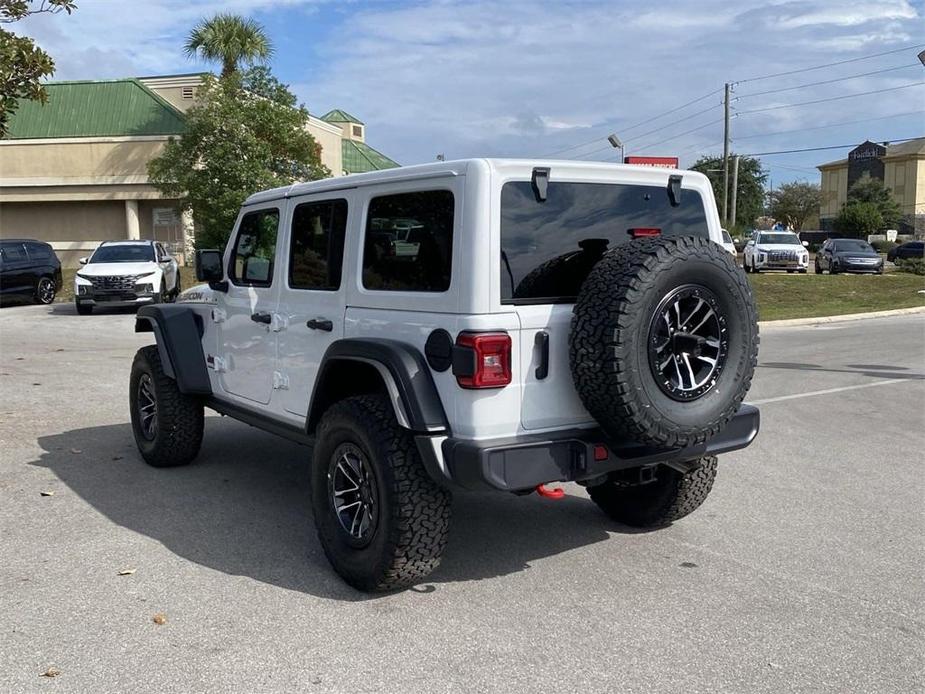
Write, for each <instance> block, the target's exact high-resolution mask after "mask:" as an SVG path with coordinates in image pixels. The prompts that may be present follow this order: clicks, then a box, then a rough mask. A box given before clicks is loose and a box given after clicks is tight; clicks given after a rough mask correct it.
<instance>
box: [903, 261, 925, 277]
mask: <svg viewBox="0 0 925 694" xmlns="http://www.w3.org/2000/svg"><path fill="white" fill-rule="evenodd" d="M896 267H897V268H899V271H900V272H908V273H911V274H913V275H925V258H906V259H905V260H897V261H896Z"/></svg>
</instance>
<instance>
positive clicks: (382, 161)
mask: <svg viewBox="0 0 925 694" xmlns="http://www.w3.org/2000/svg"><path fill="white" fill-rule="evenodd" d="M341 152H342V154H343V160H344V171H346V172H347V173H348V174H353V173H365V172H367V171H381V170H382V169H394V168H397V167H399V166H401V164H399V163H398V162H395V161H392V160H391V159H389V158H388V157H387V156H385V155H384V154H382V152H377V151H376V150H374V149H373V148H372V147H370V146H369V145H368V144H366V143H365V142H359V141H358V140H341Z"/></svg>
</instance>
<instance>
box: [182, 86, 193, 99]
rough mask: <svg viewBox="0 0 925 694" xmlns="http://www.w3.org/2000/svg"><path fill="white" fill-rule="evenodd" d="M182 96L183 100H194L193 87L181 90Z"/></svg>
mask: <svg viewBox="0 0 925 694" xmlns="http://www.w3.org/2000/svg"><path fill="white" fill-rule="evenodd" d="M180 96H181V97H182V98H184V99H192V98H193V88H192V87H183V88H182V89H181V90H180Z"/></svg>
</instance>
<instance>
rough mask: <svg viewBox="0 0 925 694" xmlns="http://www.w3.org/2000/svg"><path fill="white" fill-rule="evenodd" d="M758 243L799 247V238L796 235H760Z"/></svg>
mask: <svg viewBox="0 0 925 694" xmlns="http://www.w3.org/2000/svg"><path fill="white" fill-rule="evenodd" d="M758 243H779V244H784V245H788V246H800V245H802V244H801V243H800V237H799V236H797V235H796V234H760V235H759V236H758Z"/></svg>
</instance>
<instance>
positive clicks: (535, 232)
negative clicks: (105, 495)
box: [501, 181, 709, 304]
mask: <svg viewBox="0 0 925 694" xmlns="http://www.w3.org/2000/svg"><path fill="white" fill-rule="evenodd" d="M632 229H647V230H651V229H659V230H660V233H661V234H662V235H663V236H674V235H686V236H703V237H709V230H708V228H707V218H706V212H705V210H704V206H703V199H702V198H701V197H700V194H699V193H697V192H696V191H693V190H690V189H684V192H683V194H682V195H681V201H680V204H679V205H678V206H677V207H673V206H672V205H671V201H670V200H669V197H668V192H667V189H666V187H665V186H638V185H622V184H614V183H566V182H550V183H549V186H548V189H547V194H546V200H545V202H539V201H537V199H536V196H535V194H534V192H533V187H532V185H531V183H530V181H512V182H509V183H505V184H504V187H503V188H502V189H501V302H502V303H505V304H547V303H560V302H573V301H575V297H576V296H577V295H578V291H579V289H580V288H581V285H582V283H583V282H584V280H585V278H586V277H587V276H588V273H589V272H590V271H591V268H592V267H594V264H595V263H596V262H597V261H598V260H599V259H600V257H601V255H602V254H603V253H604V252H605V251H608V250H610V249H613V248H616V247H617V246H620V245H622V244H624V243H628V242H630V241H631V240H632V236H631V233H632V232H631V230H632Z"/></svg>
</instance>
